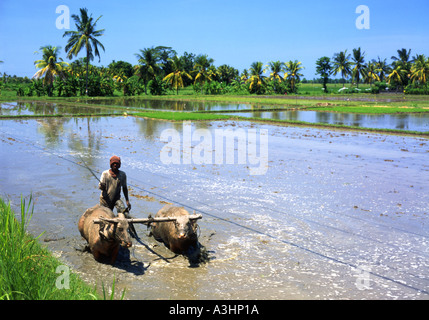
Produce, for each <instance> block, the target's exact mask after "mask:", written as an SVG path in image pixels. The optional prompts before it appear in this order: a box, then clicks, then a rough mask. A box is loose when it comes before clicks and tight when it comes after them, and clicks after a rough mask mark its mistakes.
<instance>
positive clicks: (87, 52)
mask: <svg viewBox="0 0 429 320" xmlns="http://www.w3.org/2000/svg"><path fill="white" fill-rule="evenodd" d="M88 69H89V50H88V49H86V77H85V95H86V96H88Z"/></svg>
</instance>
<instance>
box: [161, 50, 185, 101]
mask: <svg viewBox="0 0 429 320" xmlns="http://www.w3.org/2000/svg"><path fill="white" fill-rule="evenodd" d="M169 61H170V62H171V66H172V69H173V71H172V72H171V73H170V74H167V75H166V76H165V77H164V79H163V80H164V81H166V82H167V83H169V84H170V85H171V86H172V87H173V88H175V89H176V94H179V87H182V88H183V77H187V78H188V79H190V80H192V77H191V75H190V74H189V73H187V72H186V71H185V68H184V65H183V60H182V59H180V58H179V57H178V56H174V57H173V59H169Z"/></svg>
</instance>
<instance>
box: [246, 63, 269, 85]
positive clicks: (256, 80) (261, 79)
mask: <svg viewBox="0 0 429 320" xmlns="http://www.w3.org/2000/svg"><path fill="white" fill-rule="evenodd" d="M263 67H264V64H263V63H262V62H260V61H257V62H253V63H252V64H251V65H250V69H249V71H250V78H249V79H248V80H247V81H248V82H250V86H249V89H250V91H254V92H259V91H260V90H261V89H262V86H263V85H264V84H265V78H266V76H264V75H263V74H264V69H263Z"/></svg>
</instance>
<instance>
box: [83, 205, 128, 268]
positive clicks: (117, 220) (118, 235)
mask: <svg viewBox="0 0 429 320" xmlns="http://www.w3.org/2000/svg"><path fill="white" fill-rule="evenodd" d="M128 227H129V225H128V220H127V219H126V218H125V216H124V215H123V214H122V213H119V214H118V217H115V215H114V213H113V211H112V210H110V209H109V208H106V207H103V206H100V205H96V206H94V207H92V208H89V209H87V210H86V211H85V212H84V214H83V215H82V217H81V218H80V220H79V223H78V229H79V232H80V234H81V235H82V237H83V238H84V239H85V240H86V241H87V242H88V247H89V250H90V251H91V252H92V254H93V256H94V258H95V260H97V261H98V262H108V263H111V264H114V263H115V261H116V257H117V255H118V251H119V246H122V247H125V248H129V247H131V245H132V243H131V239H130V235H129V234H128Z"/></svg>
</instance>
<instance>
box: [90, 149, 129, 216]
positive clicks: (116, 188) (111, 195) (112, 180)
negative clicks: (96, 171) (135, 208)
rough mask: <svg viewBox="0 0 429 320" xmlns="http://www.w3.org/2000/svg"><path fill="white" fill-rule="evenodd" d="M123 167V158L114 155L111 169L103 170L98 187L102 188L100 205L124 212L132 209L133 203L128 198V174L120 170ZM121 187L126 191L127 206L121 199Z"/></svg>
mask: <svg viewBox="0 0 429 320" xmlns="http://www.w3.org/2000/svg"><path fill="white" fill-rule="evenodd" d="M120 167H121V158H119V157H118V156H113V157H111V158H110V169H109V170H106V171H103V173H102V174H101V178H100V184H99V186H98V188H99V189H100V190H101V195H100V205H101V206H104V207H108V208H110V210H113V208H116V210H117V212H122V213H124V214H125V215H126V216H127V217H128V216H129V215H128V214H127V212H128V211H129V210H131V204H130V201H129V199H128V187H127V175H126V174H125V172H123V171H121V170H119V168H120ZM121 188H122V191H123V193H124V197H125V200H126V202H127V207H126V208H125V205H124V203H123V202H122V200H121Z"/></svg>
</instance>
